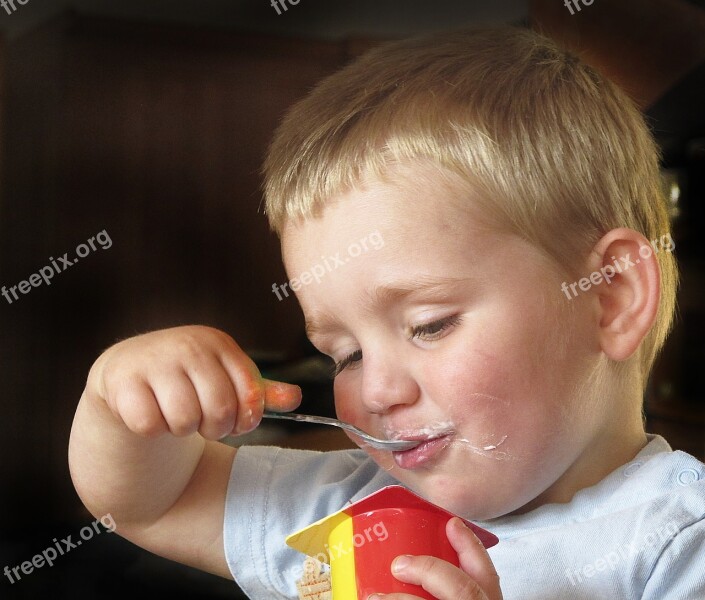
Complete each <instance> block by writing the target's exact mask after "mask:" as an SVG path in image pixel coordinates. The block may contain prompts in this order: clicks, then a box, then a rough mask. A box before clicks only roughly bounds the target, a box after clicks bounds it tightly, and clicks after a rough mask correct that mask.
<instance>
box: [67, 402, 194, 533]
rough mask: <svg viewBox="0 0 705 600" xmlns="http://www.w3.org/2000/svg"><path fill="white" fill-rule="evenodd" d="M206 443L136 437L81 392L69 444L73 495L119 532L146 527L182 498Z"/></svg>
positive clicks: (105, 408)
mask: <svg viewBox="0 0 705 600" xmlns="http://www.w3.org/2000/svg"><path fill="white" fill-rule="evenodd" d="M204 446H205V441H204V440H203V438H202V437H201V436H200V435H199V434H197V433H195V434H193V435H190V436H188V437H175V436H173V435H168V434H165V435H161V436H159V437H156V438H148V437H142V436H139V435H137V434H135V433H133V432H132V431H130V430H129V429H128V428H127V427H126V425H125V424H124V423H123V422H121V421H120V420H118V419H117V418H116V417H115V415H113V413H112V412H111V411H110V409H109V408H108V406H107V404H106V403H105V401H104V400H103V399H102V398H100V397H99V396H98V395H97V394H95V393H90V392H88V391H86V392H84V394H83V396H82V397H81V400H80V402H79V405H78V408H77V410H76V416H75V418H74V422H73V426H72V429H71V438H70V442H69V466H70V469H71V477H72V479H73V482H74V485H75V486H76V490H77V491H78V494H79V496H80V497H81V500H82V501H83V502H84V504H85V505H86V507H87V508H88V509H89V510H90V511H91V512H92V513H93V514H94V515H102V514H105V513H107V512H110V513H111V515H112V516H113V518H114V519H115V521H116V523H117V524H118V527H119V526H120V525H123V526H125V525H128V524H136V523H140V524H148V523H151V522H153V521H155V520H157V519H158V518H159V517H160V516H162V515H163V514H164V513H165V512H166V511H167V510H168V509H169V508H170V507H171V506H172V505H173V504H174V503H175V502H176V501H177V500H178V499H179V497H180V496H181V494H182V492H183V491H184V489H185V488H186V486H187V484H188V483H189V481H190V479H191V477H192V475H193V473H194V472H195V470H196V468H197V466H198V463H199V461H200V459H201V456H202V454H203V449H204Z"/></svg>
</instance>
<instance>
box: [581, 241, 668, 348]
mask: <svg viewBox="0 0 705 600" xmlns="http://www.w3.org/2000/svg"><path fill="white" fill-rule="evenodd" d="M656 252H658V249H656V248H654V247H652V245H651V244H650V243H649V241H648V240H647V239H646V238H645V237H644V236H643V235H641V234H640V233H638V232H636V231H634V230H632V229H627V228H619V229H613V230H611V231H609V232H608V233H606V234H605V235H604V236H603V237H602V238H601V239H600V241H599V242H598V243H597V244H596V245H595V248H594V250H593V253H592V255H591V256H592V257H593V260H592V261H591V263H592V264H594V265H597V269H596V270H598V271H599V272H600V273H602V275H603V281H602V282H601V285H598V286H595V288H594V293H595V298H596V301H597V310H598V311H599V320H598V323H599V342H600V347H601V349H602V351H603V352H604V353H605V354H606V355H607V356H608V357H609V358H611V359H612V360H616V361H623V360H627V359H628V358H629V357H631V356H632V355H633V354H634V353H635V352H636V351H637V350H638V348H639V345H640V344H641V342H642V340H643V339H644V337H645V336H646V334H647V333H648V332H649V330H650V329H651V327H652V326H653V324H654V321H655V320H656V313H657V312H658V306H659V298H660V271H659V265H658V260H657V258H656Z"/></svg>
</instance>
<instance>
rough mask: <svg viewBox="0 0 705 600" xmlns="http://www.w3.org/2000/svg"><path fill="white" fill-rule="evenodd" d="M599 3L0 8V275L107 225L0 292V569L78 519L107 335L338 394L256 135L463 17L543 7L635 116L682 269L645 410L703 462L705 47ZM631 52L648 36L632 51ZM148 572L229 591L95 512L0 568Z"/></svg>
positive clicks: (546, 25)
mask: <svg viewBox="0 0 705 600" xmlns="http://www.w3.org/2000/svg"><path fill="white" fill-rule="evenodd" d="M606 4H608V3H606V2H603V3H602V4H601V3H600V2H596V3H594V4H593V5H592V6H589V7H588V6H584V7H583V8H582V11H581V12H579V13H578V14H575V15H570V14H569V12H568V10H567V9H566V8H565V7H564V6H563V3H562V1H561V0H555V1H551V2H549V1H540V0H537V1H535V2H531V3H530V4H527V3H526V2H523V1H518V0H517V1H504V2H498V1H495V0H482V1H480V0H478V1H474V2H473V1H467V0H466V1H463V2H461V1H454V2H448V1H447V2H441V1H436V2H433V3H428V2H426V1H424V0H415V1H411V0H405V1H401V0H400V1H398V2H397V1H395V2H391V1H388V2H377V1H375V0H365V1H360V0H358V1H356V2H347V3H343V2H341V3H332V2H330V1H329V2H324V1H322V0H300V2H299V4H298V5H295V6H293V5H288V10H286V11H282V12H281V14H278V13H277V11H276V10H275V8H273V7H272V6H271V5H270V4H269V0H239V1H235V0H223V1H220V0H218V1H216V0H208V1H196V0H178V1H175V0H169V1H167V0H159V1H156V0H155V1H149V0H147V1H137V0H132V1H121V2H117V1H107V0H101V1H97V2H89V1H88V0H73V1H71V0H64V1H55V2H49V1H48V0H28V2H27V4H25V5H20V4H18V3H17V2H15V6H16V10H15V11H12V9H3V8H0V32H2V44H1V45H0V90H1V92H0V136H1V145H0V163H1V165H0V173H1V181H0V286H2V285H5V286H7V287H10V286H14V285H17V284H18V283H19V282H20V281H22V280H25V279H27V278H28V277H29V276H30V275H31V274H32V273H35V272H37V271H38V270H39V269H40V268H42V267H44V266H46V265H48V264H49V260H50V257H54V258H58V257H60V256H62V255H63V254H64V252H68V253H69V255H72V254H73V253H74V251H75V248H76V247H77V246H78V245H79V244H81V243H84V242H86V241H87V240H88V238H90V237H92V236H95V235H97V234H98V233H99V232H101V231H103V230H105V231H106V232H107V234H108V235H109V237H110V239H111V240H112V247H110V248H108V249H105V250H103V249H101V248H100V246H98V249H97V250H96V251H94V252H91V253H90V254H88V256H86V257H85V258H82V259H81V261H80V262H79V263H78V264H76V265H74V266H72V267H71V268H70V269H68V270H66V272H62V273H61V274H60V275H56V276H55V277H54V279H53V280H52V285H51V286H46V285H44V284H43V285H42V286H41V287H38V288H36V289H32V291H31V293H29V294H27V295H21V296H20V297H19V299H18V300H16V301H13V303H12V304H9V303H8V302H7V301H6V299H5V298H2V297H0V335H1V342H0V383H1V384H2V392H1V395H0V403H1V404H0V406H1V407H2V413H0V569H3V568H4V567H5V565H7V566H10V567H14V566H17V565H19V564H20V563H21V562H23V561H26V560H31V558H32V556H34V555H35V554H37V553H39V552H41V551H42V550H43V549H45V548H46V547H48V546H50V545H52V543H53V542H52V540H53V538H57V539H61V538H64V537H66V536H67V535H69V534H71V535H73V538H74V540H75V539H76V538H77V535H78V531H79V530H80V529H81V527H84V526H86V525H89V524H90V523H91V522H92V521H93V518H92V517H91V516H90V515H89V514H88V513H87V511H86V510H85V509H84V508H83V506H82V505H81V503H80V501H79V499H78V497H77V496H76V493H75V491H74V490H73V486H72V484H71V481H70V477H69V473H68V465H67V457H66V454H67V441H68V434H69V430H70V426H71V421H72V417H73V412H74V410H75V406H76V403H77V401H78V398H79V396H80V394H81V391H82V389H83V384H84V382H85V377H86V374H87V373H88V369H89V368H90V366H91V364H92V362H93V360H95V358H96V357H97V356H98V354H99V353H100V352H101V351H102V350H103V349H104V348H105V347H107V346H109V345H111V344H112V343H114V342H115V341H117V340H119V339H122V338H125V337H128V336H131V335H134V334H136V333H140V332H144V331H148V330H152V329H157V328H163V327H170V326H175V325H179V324H190V323H202V324H208V325H212V326H215V327H218V328H221V329H223V330H225V331H227V332H228V333H230V334H231V335H232V336H233V337H234V338H235V339H236V340H237V341H238V342H239V343H240V345H241V346H243V347H244V348H245V349H246V350H247V351H248V353H250V355H251V356H252V357H253V358H255V360H256V361H257V362H258V364H259V365H260V367H261V368H262V369H263V371H264V373H265V375H266V376H270V377H273V378H281V379H283V380H287V381H293V382H296V383H300V384H301V385H302V386H303V388H304V398H305V405H304V406H305V409H306V411H309V412H315V413H319V414H332V392H331V384H330V381H329V379H328V377H327V374H326V371H327V368H328V364H327V361H325V360H323V359H322V358H321V357H320V356H317V355H316V354H315V352H313V351H312V349H311V346H310V345H309V344H308V343H307V342H306V340H305V335H304V332H303V320H302V318H301V315H300V312H299V308H298V305H297V303H296V300H295V299H293V298H285V299H284V301H281V302H280V301H278V300H277V298H276V296H275V295H274V294H273V293H272V284H273V283H275V282H276V283H282V282H284V281H286V275H285V273H284V270H283V268H282V266H281V260H280V256H279V245H278V241H277V239H276V237H275V236H273V235H272V234H271V233H270V232H269V231H268V227H267V223H266V219H265V217H264V216H263V215H262V212H261V207H260V204H261V199H262V198H261V192H260V185H261V178H260V175H259V169H260V166H261V163H262V159H263V155H264V152H265V149H266V146H267V143H268V141H269V139H270V137H271V135H272V132H273V130H274V128H275V126H276V124H277V122H278V121H279V119H280V118H281V116H282V114H283V113H284V111H285V110H286V108H287V107H288V106H290V105H291V104H292V103H293V102H294V101H295V100H297V99H298V98H300V97H301V96H302V95H304V94H305V93H306V91H307V90H309V89H310V88H311V86H312V85H314V84H315V82H317V81H318V80H319V79H321V78H322V77H324V76H325V75H327V74H328V73H331V72H332V71H334V70H336V69H337V68H339V67H340V66H341V65H343V64H345V63H346V62H348V61H349V60H351V59H352V58H354V57H355V56H357V55H359V54H360V53H361V52H363V51H364V50H365V49H367V48H369V47H371V46H373V45H374V44H376V43H379V42H380V41H382V40H385V39H392V38H397V37H401V36H404V35H408V34H413V33H418V32H422V31H427V30H432V29H442V28H449V27H455V26H459V25H462V24H466V23H467V24H472V23H474V24H484V23H512V24H526V25H532V26H534V27H536V28H540V29H542V30H544V31H546V32H547V33H550V34H551V35H553V36H554V37H556V38H558V39H559V40H560V41H561V42H563V43H565V44H566V45H568V46H570V47H573V48H574V49H575V50H576V51H579V52H581V53H584V54H585V57H586V59H589V60H591V61H593V62H594V64H595V66H596V67H598V68H603V69H605V71H606V72H608V73H610V75H611V76H613V77H614V78H615V79H616V80H618V81H619V82H620V83H622V84H623V85H624V86H625V87H626V88H627V89H629V91H630V93H632V94H633V95H634V97H635V98H637V99H638V101H639V102H640V103H641V105H642V106H643V108H644V110H645V111H646V112H647V113H648V114H649V118H650V122H651V124H652V126H653V128H654V131H655V133H656V135H657V137H658V139H659V142H660V143H661V145H662V148H663V152H664V159H663V166H664V185H666V187H667V189H668V193H669V197H670V198H671V201H672V207H671V208H672V217H673V220H674V228H675V229H674V231H675V234H674V239H675V242H676V255H677V257H678V259H679V262H680V265H681V268H682V270H683V284H682V288H681V290H680V295H679V303H680V315H679V321H678V325H677V327H676V329H675V331H674V334H673V336H672V337H671V339H670V341H669V343H668V346H667V348H666V349H665V350H664V352H663V354H662V357H661V359H660V360H659V363H658V365H657V368H656V369H655V371H654V375H653V377H652V382H651V384H650V386H649V391H648V394H647V404H646V406H647V416H648V423H649V428H650V430H651V431H654V432H657V433H661V434H663V435H664V436H666V438H667V439H668V440H669V441H670V442H671V443H672V445H673V446H674V447H676V448H681V449H684V450H686V451H688V452H690V453H692V454H694V455H696V456H698V457H699V458H701V459H703V457H705V403H704V402H703V389H704V387H705V377H704V376H703V369H702V365H703V359H704V358H705V342H704V341H703V340H704V338H705V336H704V335H703V333H705V293H704V290H703V282H704V279H705V278H704V277H703V272H704V269H703V266H705V256H704V252H703V244H702V242H701V236H702V235H703V233H704V232H705V227H704V226H705V217H704V209H703V200H704V199H705V189H704V186H705V183H704V181H705V177H704V174H705V124H704V122H703V114H702V113H703V111H702V107H703V106H705V83H704V81H705V69H703V63H704V62H705V47H702V44H700V43H699V42H698V40H697V32H698V29H697V28H698V27H699V26H700V22H699V21H698V18H692V15H693V13H688V12H687V11H689V10H692V11H696V13H697V14H702V13H703V11H704V10H705V9H703V8H702V6H700V8H698V6H699V4H698V3H688V4H686V3H685V2H684V1H683V2H681V1H680V0H673V1H667V0H664V2H657V1H655V2H653V3H651V5H650V6H652V8H653V11H652V13H653V14H652V13H649V10H644V8H643V5H644V4H647V5H648V4H649V3H648V2H647V3H635V2H632V1H631V0H627V1H625V2H624V3H623V4H621V6H622V7H623V8H621V9H620V10H618V11H617V13H614V12H613V9H612V8H609V6H605V5H606ZM613 4H614V3H613ZM700 5H702V3H700ZM683 9H685V10H686V12H683ZM630 11H631V12H630ZM659 11H661V12H659ZM663 11H665V14H666V18H664V12H663ZM650 14H651V17H649V15H650ZM649 19H651V20H649ZM654 23H657V26H656V27H654ZM700 36H701V39H702V40H703V41H705V30H703V29H700ZM614 48H618V49H619V51H618V52H613V49H614ZM652 55H653V56H657V57H658V60H651V58H650V56H652ZM630 56H640V57H641V58H640V59H638V60H637V64H636V66H635V65H634V64H632V63H630V62H629V60H628V59H629V57H630ZM657 67H658V68H657ZM248 442H249V443H278V444H286V445H289V446H292V447H308V448H316V449H323V450H325V449H331V448H340V447H347V446H348V442H347V439H346V438H345V437H344V436H342V435H339V434H338V433H336V432H335V431H329V430H327V429H326V430H324V431H321V430H319V429H316V428H304V429H302V428H300V427H297V428H295V429H291V428H287V427H286V426H282V425H279V424H276V425H268V426H267V427H265V428H263V429H262V430H261V431H259V432H257V433H256V434H255V435H254V436H252V437H250V438H248ZM141 591H144V592H156V593H159V592H161V593H165V594H168V595H169V596H170V597H172V598H192V597H197V598H225V597H231V598H232V597H238V596H237V590H236V588H235V586H234V585H233V584H232V583H230V582H227V581H225V580H221V579H219V578H217V577H212V576H209V575H205V574H202V573H199V572H197V571H195V570H192V569H189V568H186V567H181V566H179V565H176V564H175V563H171V562H169V561H165V560H162V559H160V558H158V557H155V556H152V555H150V554H148V553H146V552H143V551H142V550H140V549H138V548H136V547H134V546H132V545H131V544H129V543H128V542H125V541H124V540H122V539H120V538H119V537H118V536H115V535H112V534H109V533H106V532H103V533H102V534H96V536H95V539H93V540H91V541H90V543H88V542H87V543H86V546H83V547H81V548H76V549H74V550H72V551H71V552H70V553H68V554H66V555H65V556H62V557H60V558H59V559H57V561H56V564H55V565H54V566H53V567H51V568H48V567H46V566H45V567H43V568H41V569H38V570H36V571H35V572H34V573H32V574H31V575H23V578H22V580H21V581H18V582H16V583H14V584H10V583H9V581H8V579H7V577H6V576H4V575H2V574H0V598H38V597H43V596H50V597H52V598H83V597H86V598H113V597H115V598H117V597H122V596H124V595H125V594H126V593H136V592H141Z"/></svg>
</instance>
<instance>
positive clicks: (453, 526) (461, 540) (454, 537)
mask: <svg viewBox="0 0 705 600" xmlns="http://www.w3.org/2000/svg"><path fill="white" fill-rule="evenodd" d="M446 535H447V536H448V541H450V543H451V546H453V549H454V550H455V551H456V552H457V553H458V558H459V559H460V568H461V569H462V570H463V571H465V572H466V573H467V574H468V575H470V577H472V578H473V579H474V580H475V581H476V582H477V584H478V585H479V586H480V587H481V588H482V590H483V591H484V592H485V594H486V595H487V598H488V599H489V600H502V590H501V589H500V587H499V575H497V571H496V570H495V568H494V564H492V559H491V558H490V555H489V554H488V553H487V550H486V549H485V547H484V546H483V545H482V542H481V541H480V540H479V538H478V537H477V536H476V535H475V534H474V533H473V532H472V530H471V529H470V528H469V527H467V526H466V525H465V523H463V521H462V519H459V518H458V517H454V518H452V519H451V520H450V521H448V523H447V524H446Z"/></svg>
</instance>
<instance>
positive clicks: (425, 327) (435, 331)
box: [411, 315, 462, 341]
mask: <svg viewBox="0 0 705 600" xmlns="http://www.w3.org/2000/svg"><path fill="white" fill-rule="evenodd" d="M461 321H462V319H461V318H460V317H459V316H458V315H452V316H450V317H445V318H444V319H439V320H438V321H432V322H431V323H423V324H421V325H415V326H414V327H412V328H411V338H412V339H414V338H419V339H424V340H427V341H433V340H438V339H440V338H441V337H443V332H444V331H446V330H447V329H450V328H451V327H455V326H456V325H458V324H460V322H461Z"/></svg>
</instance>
